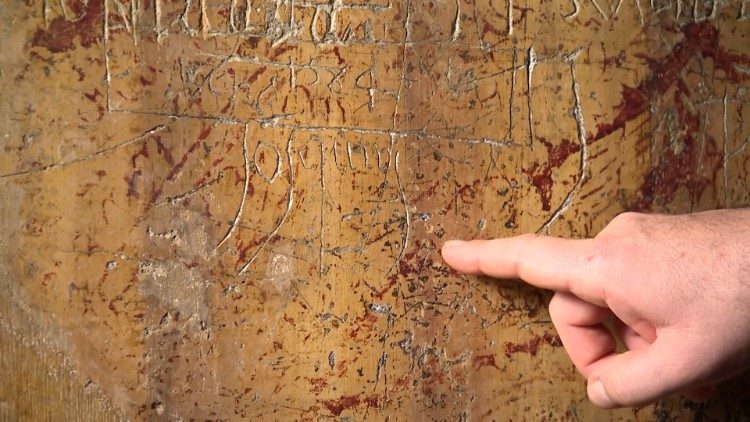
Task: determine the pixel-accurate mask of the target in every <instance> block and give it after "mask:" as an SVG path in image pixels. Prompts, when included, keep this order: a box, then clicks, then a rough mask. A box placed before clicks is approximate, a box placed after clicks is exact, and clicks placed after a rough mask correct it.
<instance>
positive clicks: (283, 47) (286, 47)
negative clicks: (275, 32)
mask: <svg viewBox="0 0 750 422" xmlns="http://www.w3.org/2000/svg"><path fill="white" fill-rule="evenodd" d="M293 49H294V44H283V45H281V46H280V47H278V48H277V49H275V50H274V51H273V53H271V55H270V56H269V58H270V59H271V60H273V59H275V58H277V57H279V56H280V55H282V54H284V53H286V52H287V51H289V50H293Z"/></svg>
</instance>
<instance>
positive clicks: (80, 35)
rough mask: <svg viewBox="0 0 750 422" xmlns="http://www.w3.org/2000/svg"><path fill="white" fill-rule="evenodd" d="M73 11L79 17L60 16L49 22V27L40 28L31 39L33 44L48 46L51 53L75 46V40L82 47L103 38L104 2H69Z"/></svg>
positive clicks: (94, 0) (86, 46)
mask: <svg viewBox="0 0 750 422" xmlns="http://www.w3.org/2000/svg"><path fill="white" fill-rule="evenodd" d="M67 6H68V7H69V8H71V9H72V10H71V13H72V14H73V15H74V16H76V17H78V18H77V19H74V20H67V19H65V17H63V16H60V17H57V18H55V19H53V20H52V21H51V22H50V23H49V29H46V30H45V29H38V30H37V31H36V32H35V33H34V36H33V37H32V39H31V45H32V46H35V47H43V48H46V49H47V50H48V51H49V52H51V53H61V52H64V51H68V50H70V49H72V48H73V47H75V42H74V41H75V40H76V39H78V43H79V44H80V45H81V47H85V48H88V47H91V46H92V45H94V44H95V43H98V42H100V41H101V40H102V29H101V28H102V25H103V23H102V22H103V19H102V18H103V16H104V2H103V1H96V0H89V1H88V2H86V3H85V4H84V3H83V2H67Z"/></svg>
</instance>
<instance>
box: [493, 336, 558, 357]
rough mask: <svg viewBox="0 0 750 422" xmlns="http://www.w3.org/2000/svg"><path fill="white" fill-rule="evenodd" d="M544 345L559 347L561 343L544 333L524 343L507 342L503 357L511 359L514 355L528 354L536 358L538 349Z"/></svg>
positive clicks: (556, 338) (554, 337)
mask: <svg viewBox="0 0 750 422" xmlns="http://www.w3.org/2000/svg"><path fill="white" fill-rule="evenodd" d="M545 344H547V345H549V346H552V347H560V346H562V341H561V340H560V337H559V336H556V335H554V334H550V333H544V334H543V335H541V336H535V337H534V338H532V339H531V340H529V341H527V342H525V343H511V342H508V343H505V356H507V357H511V356H512V355H514V354H516V353H528V354H529V355H531V356H536V355H537V353H539V347H540V346H542V345H545Z"/></svg>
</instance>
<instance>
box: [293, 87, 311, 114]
mask: <svg viewBox="0 0 750 422" xmlns="http://www.w3.org/2000/svg"><path fill="white" fill-rule="evenodd" d="M297 88H299V89H301V90H302V91H303V92H304V93H305V96H306V97H307V102H308V103H309V104H310V111H312V112H314V111H315V103H314V102H313V98H312V95H310V90H309V89H307V87H305V86H302V85H299V86H297Z"/></svg>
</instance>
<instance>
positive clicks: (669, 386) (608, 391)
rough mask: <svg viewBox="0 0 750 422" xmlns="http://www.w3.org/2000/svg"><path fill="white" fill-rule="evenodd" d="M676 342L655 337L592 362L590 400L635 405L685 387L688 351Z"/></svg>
mask: <svg viewBox="0 0 750 422" xmlns="http://www.w3.org/2000/svg"><path fill="white" fill-rule="evenodd" d="M677 344H679V343H669V342H667V341H666V340H665V339H664V338H657V340H656V341H655V342H654V343H653V344H651V345H650V346H648V347H646V348H644V349H640V350H630V351H627V352H625V353H620V354H612V355H609V356H608V357H606V358H603V359H602V360H600V361H599V362H596V363H594V364H593V366H594V368H595V369H594V370H593V371H592V372H591V375H590V377H589V381H588V387H587V390H588V395H589V399H590V400H591V402H592V403H594V405H596V406H598V407H602V408H606V409H611V408H615V407H624V406H633V407H635V406H641V405H644V404H647V403H650V402H653V401H656V400H657V399H659V398H661V397H663V396H666V395H668V394H671V393H674V392H677V391H680V390H682V389H684V388H685V387H686V386H687V385H688V384H689V383H690V382H691V377H692V375H693V374H692V373H691V371H690V370H689V369H688V366H687V365H685V356H686V355H687V354H685V353H681V352H680V351H679V350H678V347H675V346H676V345H677Z"/></svg>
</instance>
